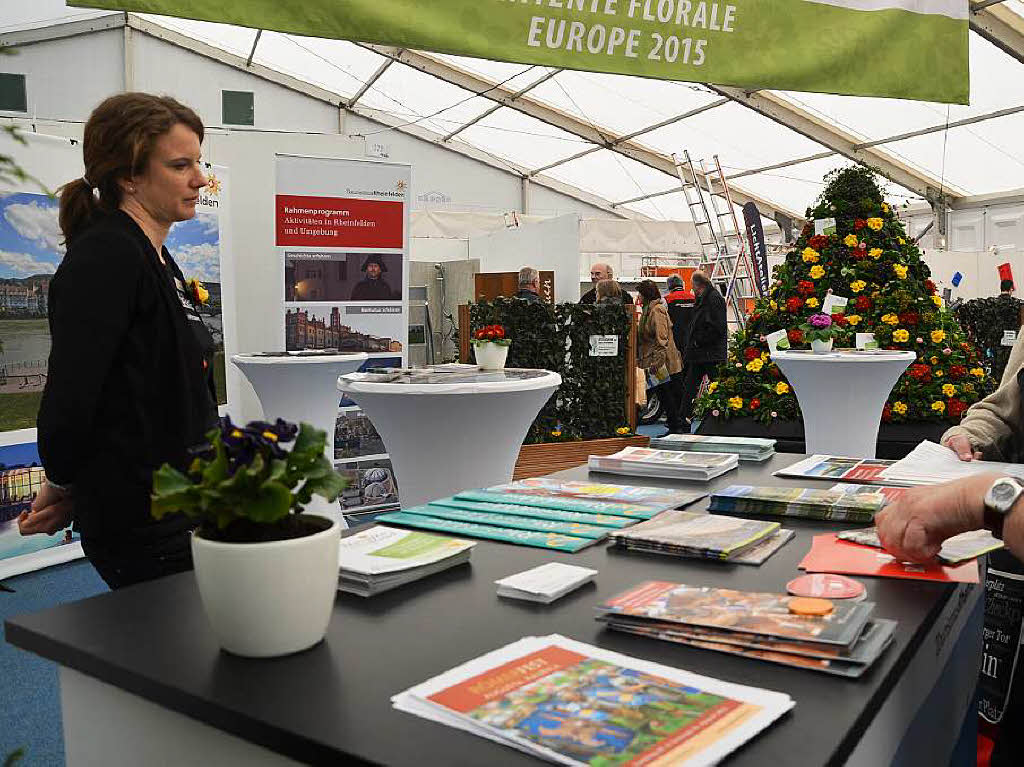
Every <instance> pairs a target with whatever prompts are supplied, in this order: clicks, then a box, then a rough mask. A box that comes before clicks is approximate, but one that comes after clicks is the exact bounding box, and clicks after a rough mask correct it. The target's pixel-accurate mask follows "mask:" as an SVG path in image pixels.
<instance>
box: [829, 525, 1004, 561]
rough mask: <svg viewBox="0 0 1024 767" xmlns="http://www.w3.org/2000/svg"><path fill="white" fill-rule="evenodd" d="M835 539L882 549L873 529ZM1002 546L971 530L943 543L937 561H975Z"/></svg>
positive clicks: (982, 532) (845, 533) (987, 534)
mask: <svg viewBox="0 0 1024 767" xmlns="http://www.w3.org/2000/svg"><path fill="white" fill-rule="evenodd" d="M837 537H838V538H839V540H841V541H853V542H854V543H859V544H861V545H862V546H871V547H873V548H876V549H880V548H882V542H881V541H880V540H879V539H878V531H877V530H875V528H873V527H869V528H866V529H863V530H843V531H842V532H841V533H839V534H838V536H837ZM1003 546H1004V544H1003V542H1002V541H1001V540H999V539H998V538H996V537H995V536H994V535H992V533H990V532H989V531H988V530H971V531H969V532H966V533H960V535H954V536H953V537H952V538H947V539H946V540H945V541H943V542H942V548H941V549H940V550H939V554H938V559H939V561H940V562H944V563H945V564H947V565H955V564H958V563H960V562H966V561H967V560H969V559H977V558H978V557H980V556H982V555H983V554H988V553H989V552H990V551H996V550H998V549H1001V548H1003Z"/></svg>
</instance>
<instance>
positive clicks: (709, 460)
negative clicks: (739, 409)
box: [588, 447, 739, 481]
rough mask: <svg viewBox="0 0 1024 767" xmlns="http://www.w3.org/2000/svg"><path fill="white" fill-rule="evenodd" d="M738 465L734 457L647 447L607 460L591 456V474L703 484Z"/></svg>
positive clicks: (602, 456) (608, 456) (616, 454)
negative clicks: (690, 481)
mask: <svg viewBox="0 0 1024 767" xmlns="http://www.w3.org/2000/svg"><path fill="white" fill-rule="evenodd" d="M738 464H739V459H738V458H737V456H736V455H735V453H689V452H680V451H677V450H652V449H650V448H647V447H627V448H626V449H625V450H620V451H619V452H618V453H615V454H613V455H607V456H605V455H592V456H590V460H589V462H588V466H589V468H590V470H591V471H604V472H609V473H613V474H628V475H631V476H640V477H662V478H665V479H695V480H704V481H706V480H709V479H714V478H715V477H718V476H721V475H722V474H725V472H727V471H731V470H732V469H735V468H736V467H737V465H738Z"/></svg>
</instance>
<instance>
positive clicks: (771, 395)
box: [695, 167, 991, 423]
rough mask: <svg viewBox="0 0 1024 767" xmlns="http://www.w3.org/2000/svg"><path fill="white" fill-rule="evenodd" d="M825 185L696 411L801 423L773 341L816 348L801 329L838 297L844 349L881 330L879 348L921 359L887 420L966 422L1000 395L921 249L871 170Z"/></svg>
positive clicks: (840, 174)
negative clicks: (975, 407) (981, 403)
mask: <svg viewBox="0 0 1024 767" xmlns="http://www.w3.org/2000/svg"><path fill="white" fill-rule="evenodd" d="M825 180H826V184H827V185H826V188H825V191H824V192H823V193H822V195H821V197H820V198H819V200H818V202H817V205H816V206H815V207H814V208H813V209H808V211H807V217H808V219H809V220H810V221H811V223H808V224H807V225H806V226H805V227H804V229H803V231H802V232H801V233H800V237H799V239H798V240H797V242H796V245H795V246H794V248H793V250H791V251H790V252H789V254H788V255H787V256H786V261H785V263H783V264H781V265H780V266H778V267H776V269H775V271H774V274H773V282H772V284H771V287H770V290H769V294H768V296H767V297H766V298H762V299H758V300H757V302H756V305H755V307H754V311H753V313H752V314H751V315H750V317H749V318H748V319H747V322H746V326H745V327H744V328H743V329H742V330H739V331H737V332H736V333H735V334H734V335H733V337H732V339H731V340H730V343H729V358H728V361H727V362H726V363H725V364H724V365H723V366H722V367H720V368H719V370H718V374H717V380H715V381H713V382H712V383H711V385H710V387H709V391H708V392H707V393H706V394H705V395H703V396H702V397H701V398H700V399H699V400H698V402H697V404H696V408H695V412H696V413H697V414H699V415H701V416H704V417H708V416H712V417H719V418H727V419H728V418H733V417H738V416H745V417H753V418H755V419H757V420H759V421H762V422H765V423H767V422H769V421H771V420H772V419H774V418H781V419H798V418H800V408H799V405H798V404H797V400H796V397H795V395H794V394H793V391H792V389H791V388H790V386H789V384H788V383H787V382H786V379H785V377H784V376H783V375H782V371H781V370H780V369H779V368H778V366H776V365H775V364H773V363H772V362H771V359H770V357H769V349H768V343H767V341H766V336H768V335H769V334H771V333H773V332H776V331H779V330H785V331H786V333H787V336H788V339H789V342H790V346H791V348H807V344H806V339H805V337H804V335H805V330H803V329H801V326H803V328H807V327H808V326H809V325H808V322H809V319H810V317H811V316H812V315H816V314H820V313H821V309H822V305H823V302H824V301H825V298H826V297H827V296H828V295H829V293H832V294H833V295H834V296H837V297H845V298H847V299H848V303H847V305H846V309H845V313H835V314H833V315H832V320H833V323H834V325H835V328H836V330H837V331H838V332H837V334H836V338H835V346H836V347H837V348H840V347H852V346H854V345H855V334H856V333H873V334H874V338H875V341H876V342H877V344H878V346H879V348H882V349H898V350H901V351H908V350H909V351H913V352H915V353H916V354H917V360H916V361H915V362H914V363H913V364H911V365H910V367H909V368H908V369H907V371H906V373H904V374H903V376H901V377H900V379H899V381H898V382H897V383H896V386H895V387H893V390H892V393H891V394H890V396H889V400H888V402H887V403H886V405H885V409H884V411H883V413H882V420H883V421H884V422H907V421H945V422H949V423H955V422H957V421H959V420H960V417H961V416H962V415H963V413H964V411H965V410H967V408H968V407H969V406H970V405H971V404H973V403H974V402H977V401H978V400H979V399H981V398H982V397H983V396H985V395H986V394H987V393H988V392H989V391H990V390H991V383H990V381H989V380H988V375H987V373H986V371H985V370H984V369H983V368H982V366H981V363H980V362H979V359H980V358H979V355H978V353H977V352H976V350H975V348H974V347H973V346H972V345H971V344H969V343H968V342H967V341H966V338H965V335H964V332H963V331H962V330H961V328H960V325H959V324H958V323H957V321H956V319H955V318H954V316H953V314H952V313H951V312H949V311H947V310H946V309H945V308H944V307H943V303H942V298H941V297H940V296H938V295H937V294H936V290H935V283H934V282H932V280H931V279H929V278H930V276H931V273H930V271H929V269H928V266H927V265H926V264H925V263H924V262H923V261H922V260H921V252H920V251H919V250H918V249H917V247H916V245H914V243H913V242H911V241H910V240H909V239H908V238H907V234H906V231H905V230H904V228H903V224H902V223H901V222H900V220H899V219H898V218H897V217H896V214H895V212H894V211H893V210H892V208H891V207H890V206H889V205H888V204H886V203H885V201H884V199H883V196H882V192H881V190H880V189H879V187H878V185H877V183H876V182H875V180H874V176H873V174H872V172H871V171H870V170H869V169H867V168H861V167H851V168H844V169H841V170H837V171H833V172H832V173H830V174H829V175H828V176H826V179H825ZM829 219H834V220H835V223H834V225H832V222H831V221H829ZM815 221H817V222H818V229H819V231H820V233H818V234H816V233H815V228H816V227H815Z"/></svg>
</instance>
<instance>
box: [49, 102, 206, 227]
mask: <svg viewBox="0 0 1024 767" xmlns="http://www.w3.org/2000/svg"><path fill="white" fill-rule="evenodd" d="M179 123H181V124H183V125H185V126H187V127H188V128H190V129H192V131H193V132H195V134H196V135H197V136H198V137H199V141H200V142H202V140H203V121H202V120H200V119H199V115H197V114H196V113H195V112H193V111H192V110H191V109H189V108H188V107H187V106H185V105H184V104H182V103H180V102H178V101H176V100H175V99H172V98H171V97H170V96H154V95H152V94H150V93H119V94H117V95H116V96H111V97H110V98H108V99H105V100H104V101H103V102H102V103H101V104H100V105H99V106H97V107H96V108H95V109H94V110H93V111H92V114H91V115H89V121H88V122H87V123H86V124H85V135H84V136H83V139H82V159H83V161H84V163H85V175H84V176H83V177H81V178H76V179H74V180H72V181H69V182H68V183H66V184H64V186H62V187H61V188H60V189H59V190H58V194H59V195H60V213H59V219H58V220H59V222H60V229H61V231H62V232H63V233H64V239H65V241H66V242H67V243H68V244H69V245H70V244H71V242H72V241H73V240H74V239H75V237H76V236H77V235H79V234H80V233H81V232H82V231H83V230H84V229H85V228H86V227H87V226H89V224H90V222H92V221H93V220H94V218H95V217H96V215H97V214H99V213H112V212H113V211H115V210H117V209H118V208H119V207H120V206H121V195H122V191H121V186H120V184H119V183H118V182H119V181H121V180H123V179H126V178H131V177H133V176H138V175H141V174H143V173H144V172H145V170H146V166H147V164H148V163H149V156H150V154H152V152H153V146H154V145H155V144H156V140H157V139H158V138H160V136H163V135H164V134H165V133H167V132H168V131H170V130H171V128H173V127H174V126H175V125H177V124H179ZM93 190H96V193H94V192H93Z"/></svg>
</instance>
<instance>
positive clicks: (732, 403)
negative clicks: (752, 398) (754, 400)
mask: <svg viewBox="0 0 1024 767" xmlns="http://www.w3.org/2000/svg"><path fill="white" fill-rule="evenodd" d="M729 407H731V408H732V409H733V410H739V409H740V408H741V407H743V398H742V397H730V398H729Z"/></svg>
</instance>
